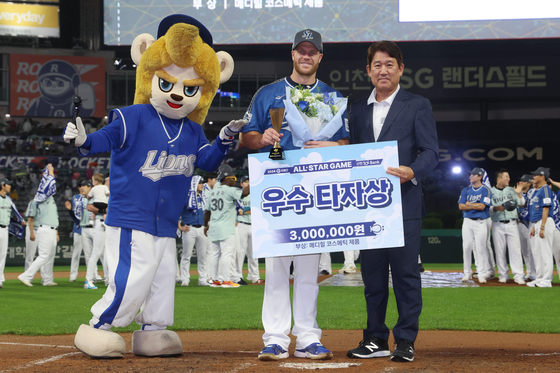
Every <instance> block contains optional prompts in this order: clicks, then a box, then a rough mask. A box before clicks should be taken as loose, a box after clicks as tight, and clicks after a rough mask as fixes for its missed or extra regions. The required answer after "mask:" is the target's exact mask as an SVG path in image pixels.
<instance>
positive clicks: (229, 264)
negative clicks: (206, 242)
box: [210, 234, 239, 281]
mask: <svg viewBox="0 0 560 373" xmlns="http://www.w3.org/2000/svg"><path fill="white" fill-rule="evenodd" d="M211 247H212V250H211V254H210V255H211V256H212V268H210V271H211V272H210V273H211V275H212V280H218V281H238V280H239V279H238V278H235V277H236V274H235V273H234V272H235V267H234V256H235V234H232V235H231V236H229V237H228V238H226V239H225V240H221V241H212V246H211Z"/></svg>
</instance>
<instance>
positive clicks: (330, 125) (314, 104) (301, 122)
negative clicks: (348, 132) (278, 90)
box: [284, 85, 348, 148]
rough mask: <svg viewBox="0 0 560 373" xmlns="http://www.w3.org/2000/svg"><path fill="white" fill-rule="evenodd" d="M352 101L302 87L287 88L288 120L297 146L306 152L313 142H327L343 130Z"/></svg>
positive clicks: (330, 93) (285, 101)
mask: <svg viewBox="0 0 560 373" xmlns="http://www.w3.org/2000/svg"><path fill="white" fill-rule="evenodd" d="M347 104H348V99H347V98H345V97H338V96H337V95H336V92H326V93H313V92H311V91H310V90H309V89H306V88H303V87H302V86H301V85H298V86H297V87H294V88H288V87H286V99H285V100H284V106H285V107H286V116H285V119H286V121H287V122H288V125H289V126H290V130H291V132H292V139H293V142H294V146H296V147H298V148H302V147H303V146H304V143H305V142H306V141H309V140H316V141H326V140H329V139H330V138H331V137H333V136H334V134H335V133H336V132H337V131H338V130H339V129H340V127H342V125H343V123H342V115H343V114H344V112H345V111H346V106H347Z"/></svg>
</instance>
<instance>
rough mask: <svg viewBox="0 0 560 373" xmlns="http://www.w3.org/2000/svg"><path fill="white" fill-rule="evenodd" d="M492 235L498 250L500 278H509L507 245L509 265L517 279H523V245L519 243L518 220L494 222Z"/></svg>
mask: <svg viewBox="0 0 560 373" xmlns="http://www.w3.org/2000/svg"><path fill="white" fill-rule="evenodd" d="M492 237H493V239H494V249H495V250H496V263H497V264H498V273H499V277H500V279H505V280H507V279H509V269H508V262H507V259H506V246H507V251H508V254H509V265H510V266H511V272H512V273H513V278H514V279H515V280H523V259H522V258H521V245H520V243H519V231H518V230H517V220H510V222H509V223H500V222H499V221H495V222H493V223H492Z"/></svg>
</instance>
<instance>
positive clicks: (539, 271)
mask: <svg viewBox="0 0 560 373" xmlns="http://www.w3.org/2000/svg"><path fill="white" fill-rule="evenodd" d="M531 174H532V175H533V187H534V188H535V192H534V193H533V195H532V196H531V198H530V200H529V221H530V222H531V224H530V226H529V229H530V230H531V233H530V234H529V237H531V251H532V252H533V259H534V261H535V270H536V276H535V280H534V281H530V282H528V283H527V286H529V287H539V288H543V287H544V288H549V287H552V270H553V267H554V263H553V257H552V238H553V234H554V230H555V229H556V227H555V226H554V219H553V209H554V205H553V199H552V189H550V187H549V186H548V185H547V183H546V180H547V179H548V177H549V176H550V173H549V171H548V169H547V168H544V167H539V168H538V169H536V170H535V171H533V172H531Z"/></svg>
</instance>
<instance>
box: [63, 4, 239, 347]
mask: <svg viewBox="0 0 560 373" xmlns="http://www.w3.org/2000/svg"><path fill="white" fill-rule="evenodd" d="M212 48H213V45H212V35H211V34H210V32H209V31H208V30H207V29H206V27H204V26H203V25H202V24H201V23H200V22H199V21H197V20H196V19H194V18H192V17H189V16H186V15H181V14H175V15H171V16H168V17H166V18H165V19H163V20H162V21H161V23H160V25H159V27H158V35H157V40H155V39H154V38H153V37H152V36H151V35H149V34H142V35H139V36H137V37H136V38H135V40H134V42H133V43H132V48H131V49H132V52H131V54H132V59H133V61H134V62H135V63H136V64H137V66H138V67H137V75H136V93H135V97H134V105H132V106H129V107H124V108H121V109H115V110H112V111H111V112H110V113H109V124H108V125H107V126H106V127H104V128H102V129H101V130H99V131H96V132H94V133H92V134H89V135H86V133H85V130H84V126H83V124H82V121H81V119H80V118H77V119H76V123H75V124H74V123H71V122H69V123H68V124H67V125H66V129H65V131H64V135H63V136H64V140H65V141H66V142H71V141H72V140H73V141H74V142H75V146H76V148H77V149H78V153H80V154H81V155H91V154H96V153H105V152H111V163H110V178H111V196H110V198H109V205H108V208H107V216H106V219H105V221H104V222H103V220H101V219H102V216H101V214H97V216H96V220H95V224H96V225H97V224H100V225H101V226H103V227H104V229H105V260H106V265H107V272H108V273H106V274H105V276H106V279H107V280H108V283H109V285H108V287H107V290H106V292H105V294H104V295H103V297H102V298H101V299H100V300H99V301H98V302H97V303H95V304H94V305H93V307H92V308H91V312H92V315H93V317H92V318H91V320H90V322H89V325H81V326H80V328H79V330H78V332H77V333H76V337H75V340H74V343H75V345H76V347H77V348H78V349H79V350H80V351H82V352H83V353H85V354H86V355H88V356H91V357H95V358H122V357H123V356H124V354H125V351H126V345H125V342H124V340H123V338H122V337H121V336H120V335H118V334H117V333H115V332H112V331H111V328H112V327H126V326H127V325H129V324H130V323H131V322H132V321H133V320H134V321H136V322H137V323H138V324H139V325H141V326H142V328H141V330H137V331H135V332H134V334H133V335H132V352H133V353H134V354H136V355H142V356H174V355H181V354H182V353H183V346H182V344H181V340H180V339H179V336H178V335H177V333H175V332H173V331H170V330H166V328H167V327H168V326H171V325H173V312H174V301H175V298H174V297H175V274H176V244H175V233H176V230H177V221H178V219H179V216H180V214H181V209H182V207H183V205H184V201H185V200H186V198H187V194H188V191H189V186H190V183H191V178H192V175H193V172H194V170H195V166H196V167H199V168H201V169H203V170H206V171H214V170H215V169H216V168H218V166H219V165H220V164H221V163H222V161H223V160H224V158H225V156H226V154H227V153H228V150H229V145H230V144H231V143H232V141H233V139H234V136H235V134H237V133H238V132H239V131H240V130H241V128H242V127H243V125H245V123H246V122H245V121H243V120H236V121H231V122H230V123H229V124H228V125H226V126H225V127H224V128H222V129H221V131H220V133H219V135H218V137H217V138H216V141H215V142H214V143H213V144H212V145H210V143H209V142H208V140H207V139H206V137H205V135H204V132H203V131H202V127H201V124H202V123H203V121H204V119H205V117H206V114H207V113H208V108H209V107H210V104H211V103H212V99H213V98H214V95H215V94H216V91H217V89H218V86H219V84H220V83H224V82H226V81H227V80H228V79H229V78H230V77H231V74H232V73H233V59H232V58H231V56H230V55H229V54H227V53H225V52H218V53H216V52H214V50H213V49H212ZM90 209H91V207H90ZM90 211H93V212H95V209H93V210H90ZM92 256H93V255H92ZM93 265H94V266H95V267H96V266H97V263H94V264H93ZM87 281H88V279H87V278H86V284H85V286H84V287H85V288H86V289H88V288H92V289H95V288H96V287H95V286H93V287H88V283H87Z"/></svg>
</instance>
